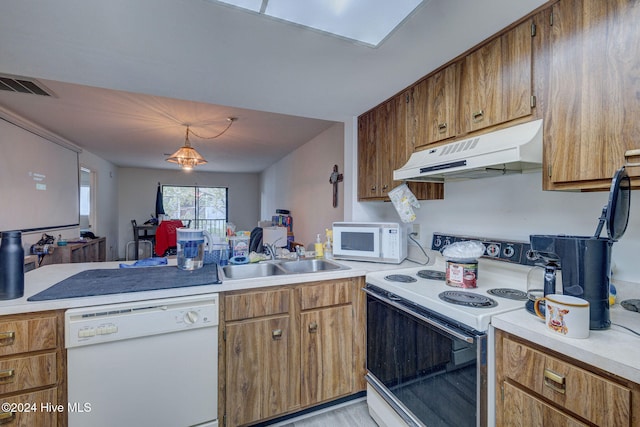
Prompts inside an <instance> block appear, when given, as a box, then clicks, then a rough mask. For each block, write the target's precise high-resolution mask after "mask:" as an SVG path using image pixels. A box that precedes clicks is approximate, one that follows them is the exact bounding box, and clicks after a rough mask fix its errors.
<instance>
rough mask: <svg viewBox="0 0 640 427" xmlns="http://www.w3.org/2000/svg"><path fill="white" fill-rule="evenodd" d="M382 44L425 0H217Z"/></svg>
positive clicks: (296, 22) (373, 43)
mask: <svg viewBox="0 0 640 427" xmlns="http://www.w3.org/2000/svg"><path fill="white" fill-rule="evenodd" d="M217 1H219V2H221V3H227V4H230V5H233V6H236V7H240V8H243V9H247V10H251V11H253V12H256V13H259V14H263V15H266V16H270V17H272V18H276V19H282V20H284V21H287V22H291V23H294V24H298V25H302V26H305V27H309V28H313V29H316V30H320V31H323V32H326V33H329V34H333V35H336V36H339V37H344V38H347V39H351V40H356V41H359V42H361V43H364V44H367V45H370V46H378V45H379V44H380V43H381V42H382V41H383V40H384V39H385V38H386V37H387V36H388V35H389V34H390V33H391V32H392V31H393V30H394V29H395V28H396V27H397V26H398V25H399V24H400V23H402V21H404V19H405V18H406V17H407V16H409V14H411V12H413V10H414V9H415V8H416V7H418V5H420V3H422V2H423V0H393V1H389V0H217Z"/></svg>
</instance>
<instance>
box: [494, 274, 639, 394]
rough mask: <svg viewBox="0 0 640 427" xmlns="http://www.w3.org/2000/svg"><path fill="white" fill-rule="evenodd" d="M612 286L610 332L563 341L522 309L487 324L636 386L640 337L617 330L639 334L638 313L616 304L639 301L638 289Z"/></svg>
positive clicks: (495, 318)
mask: <svg viewBox="0 0 640 427" xmlns="http://www.w3.org/2000/svg"><path fill="white" fill-rule="evenodd" d="M615 284H616V287H617V288H618V299H617V303H616V304H615V305H614V306H612V307H611V311H610V316H611V323H612V325H611V328H610V329H607V330H603V331H590V332H589V338H586V339H575V338H565V337H563V336H561V335H559V334H557V333H554V332H551V331H549V330H548V329H547V328H546V327H545V324H544V321H543V320H542V319H539V318H538V317H536V316H533V315H532V314H530V313H529V312H527V311H526V310H525V309H521V310H516V311H511V312H508V313H504V314H501V315H498V316H495V317H493V318H492V320H491V323H492V326H493V327H494V328H496V329H500V330H502V331H504V332H507V333H510V334H512V335H515V336H518V337H520V338H523V339H525V340H527V341H530V342H533V343H536V344H538V345H540V346H542V347H545V348H548V349H549V350H552V351H555V352H557V353H559V354H562V355H565V356H567V357H570V358H573V359H576V360H579V361H581V362H584V363H586V364H588V365H592V366H595V367H597V368H600V369H602V370H604V371H607V372H609V373H611V374H614V375H617V376H619V377H621V378H625V379H628V380H631V381H633V382H635V383H638V384H640V336H638V335H635V334H633V333H632V332H630V331H628V330H626V329H625V328H623V327H621V326H619V325H622V326H624V327H627V328H630V329H632V330H634V331H636V332H639V333H640V313H637V312H634V311H629V310H625V309H624V308H622V307H621V306H620V304H619V302H620V301H621V300H625V299H632V298H639V297H640V286H638V285H637V284H631V283H619V282H616V283H615Z"/></svg>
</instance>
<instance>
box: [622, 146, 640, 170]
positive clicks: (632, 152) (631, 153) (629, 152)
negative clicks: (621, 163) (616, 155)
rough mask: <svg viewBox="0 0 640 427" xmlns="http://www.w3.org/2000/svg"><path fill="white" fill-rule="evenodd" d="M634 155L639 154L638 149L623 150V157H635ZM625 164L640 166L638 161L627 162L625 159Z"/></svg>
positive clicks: (639, 150)
mask: <svg viewBox="0 0 640 427" xmlns="http://www.w3.org/2000/svg"><path fill="white" fill-rule="evenodd" d="M636 156H640V149H636V150H627V151H625V152H624V157H625V158H628V157H636ZM625 166H627V167H635V166H640V163H638V162H636V163H632V162H629V161H628V160H627V162H626V163H625Z"/></svg>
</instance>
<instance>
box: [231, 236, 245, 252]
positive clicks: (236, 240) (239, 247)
mask: <svg viewBox="0 0 640 427" xmlns="http://www.w3.org/2000/svg"><path fill="white" fill-rule="evenodd" d="M229 241H230V242H231V252H232V255H231V256H232V257H236V256H238V257H242V256H244V257H248V256H249V237H248V236H232V237H229Z"/></svg>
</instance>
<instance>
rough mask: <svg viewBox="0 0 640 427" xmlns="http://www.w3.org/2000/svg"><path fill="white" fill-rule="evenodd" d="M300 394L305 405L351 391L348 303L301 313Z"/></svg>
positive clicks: (351, 349)
mask: <svg viewBox="0 0 640 427" xmlns="http://www.w3.org/2000/svg"><path fill="white" fill-rule="evenodd" d="M300 323H301V331H300V337H301V343H302V356H303V357H302V366H301V370H302V396H301V405H302V406H309V405H313V404H316V403H319V402H323V401H327V400H331V399H335V398H337V397H340V396H344V395H347V394H350V393H351V392H352V390H353V375H354V372H353V367H352V364H351V361H352V358H353V315H352V307H351V305H345V306H340V307H331V308H326V309H320V310H312V311H308V312H304V313H302V315H301V322H300Z"/></svg>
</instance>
